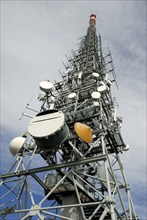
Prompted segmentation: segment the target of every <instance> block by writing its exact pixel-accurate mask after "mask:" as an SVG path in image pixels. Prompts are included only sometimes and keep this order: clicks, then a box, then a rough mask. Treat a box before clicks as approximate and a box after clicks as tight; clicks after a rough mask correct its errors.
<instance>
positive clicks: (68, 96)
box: [1, 14, 138, 220]
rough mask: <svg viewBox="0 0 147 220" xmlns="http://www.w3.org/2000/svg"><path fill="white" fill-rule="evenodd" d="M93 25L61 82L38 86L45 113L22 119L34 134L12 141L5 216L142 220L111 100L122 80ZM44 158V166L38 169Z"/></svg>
mask: <svg viewBox="0 0 147 220" xmlns="http://www.w3.org/2000/svg"><path fill="white" fill-rule="evenodd" d="M95 24H96V15H95V14H91V16H90V22H89V27H88V30H87V34H86V36H84V37H83V38H82V40H81V43H80V46H79V49H78V50H76V51H72V56H71V57H70V58H68V57H66V58H67V63H65V64H64V66H65V69H66V70H65V73H61V75H62V80H61V81H60V82H55V83H52V82H50V81H48V80H45V81H42V82H41V83H40V90H41V91H42V94H41V95H40V94H39V96H38V101H39V102H40V103H41V104H40V109H39V110H37V111H36V109H33V108H31V107H30V105H29V104H27V105H26V110H25V111H24V113H23V115H25V116H27V117H31V119H30V122H29V125H28V129H27V130H28V132H25V133H24V135H23V136H22V137H17V138H14V139H13V140H12V141H11V143H10V151H11V153H12V154H13V155H14V156H15V157H16V161H15V163H14V164H13V166H12V167H11V169H10V171H9V172H8V173H7V174H3V175H2V176H1V180H2V181H1V187H2V191H1V192H3V195H1V201H2V202H1V215H2V216H5V214H9V215H10V216H11V219H13V216H16V215H17V217H15V219H22V220H24V219H66V220H67V219H68V220H82V219H83V220H91V219H92V220H98V219H99V220H103V219H105V220H110V219H111V220H135V219H138V218H137V216H136V213H135V210H134V206H133V203H132V199H131V195H130V187H129V185H128V183H127V180H126V177H125V174H124V170H123V165H122V163H121V160H120V155H121V154H122V153H124V152H125V151H127V150H128V149H129V146H128V145H126V144H125V143H124V141H123V138H122V136H121V133H120V128H121V124H122V119H121V118H120V117H118V116H117V112H116V109H117V103H116V99H115V98H113V97H112V95H111V86H112V84H113V83H115V84H116V86H117V82H116V75H115V72H114V66H113V62H112V57H111V53H110V50H109V49H108V51H107V53H106V52H105V55H104V52H103V51H102V44H101V36H100V35H99V36H97V34H96V28H95ZM27 111H29V112H32V116H31V115H30V114H31V113H30V114H29V113H28V112H27ZM36 155H38V156H37V160H38V163H35V164H37V167H34V166H33V163H34V161H36ZM39 157H40V158H43V161H45V162H46V163H47V165H46V166H39V164H40V163H41V162H39V159H38V158H39ZM35 184H38V185H37V190H38V192H41V190H42V189H43V190H42V192H43V193H42V197H41V196H38V195H37V194H38V192H37V191H35V192H34V190H33V187H34V185H35ZM9 202H10V204H8V203H9ZM9 215H8V217H9Z"/></svg>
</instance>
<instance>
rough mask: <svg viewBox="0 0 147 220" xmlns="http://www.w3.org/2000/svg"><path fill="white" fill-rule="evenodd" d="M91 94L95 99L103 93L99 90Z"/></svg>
mask: <svg viewBox="0 0 147 220" xmlns="http://www.w3.org/2000/svg"><path fill="white" fill-rule="evenodd" d="M91 96H92V98H93V99H99V98H100V96H101V94H100V93H99V92H93V93H92V94H91Z"/></svg>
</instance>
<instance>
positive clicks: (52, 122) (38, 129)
mask: <svg viewBox="0 0 147 220" xmlns="http://www.w3.org/2000/svg"><path fill="white" fill-rule="evenodd" d="M63 125H64V114H63V112H53V113H51V114H45V115H40V116H36V117H34V118H33V119H32V120H31V121H30V123H29V126H28V131H29V133H30V135H32V136H33V137H38V138H41V137H47V136H50V135H52V134H54V133H55V132H56V131H58V130H60V129H61V128H62V127H63Z"/></svg>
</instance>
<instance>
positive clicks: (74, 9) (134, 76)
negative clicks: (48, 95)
mask: <svg viewBox="0 0 147 220" xmlns="http://www.w3.org/2000/svg"><path fill="white" fill-rule="evenodd" d="M91 13H96V15H97V24H96V28H97V34H99V33H100V34H101V37H102V45H103V49H104V50H105V49H106V48H107V47H109V48H110V50H111V53H112V57H113V61H114V66H115V73H116V75H117V82H118V84H119V90H117V89H116V88H113V96H116V98H117V101H118V104H119V110H118V112H119V116H122V117H123V126H122V135H123V137H124V140H125V142H126V143H128V144H129V145H130V151H128V152H126V153H124V154H123V155H122V161H123V165H124V169H125V173H126V176H127V179H128V182H129V184H130V186H131V188H132V195H133V199H134V205H135V208H136V211H137V214H138V215H139V217H140V218H142V219H147V216H146V204H145V201H146V198H145V197H146V194H147V191H146V48H147V47H146V36H147V33H146V15H147V12H146V1H1V169H3V167H4V166H5V164H6V163H7V164H8V162H6V160H4V159H3V158H8V159H9V160H10V163H11V155H10V153H9V150H8V145H9V142H10V140H11V138H13V137H15V136H19V135H22V133H23V132H24V131H25V130H27V126H28V123H29V119H27V118H24V119H22V120H19V118H20V116H21V113H22V112H23V111H24V108H25V105H26V103H27V102H28V101H29V100H30V98H31V97H32V95H33V94H34V97H33V100H32V102H31V104H30V106H33V105H34V106H35V102H37V96H38V93H39V83H40V82H41V81H42V80H44V79H49V80H51V81H52V82H54V79H55V80H56V81H59V80H60V79H61V77H60V74H59V72H58V69H61V71H64V67H63V64H62V61H66V58H65V54H66V55H67V56H69V55H71V49H77V45H76V44H77V43H79V42H80V40H79V38H80V37H82V36H84V35H85V34H86V31H87V27H88V22H89V16H90V14H91ZM114 87H115V85H114Z"/></svg>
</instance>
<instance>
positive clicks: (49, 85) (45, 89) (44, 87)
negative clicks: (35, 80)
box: [40, 81, 53, 92]
mask: <svg viewBox="0 0 147 220" xmlns="http://www.w3.org/2000/svg"><path fill="white" fill-rule="evenodd" d="M52 89H53V84H52V83H51V82H49V81H42V82H41V83H40V90H42V91H43V92H50V91H51V90H52Z"/></svg>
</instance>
